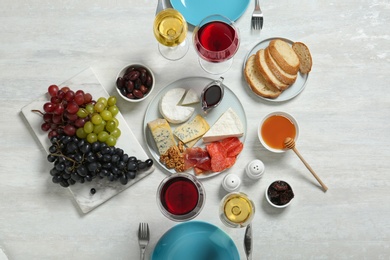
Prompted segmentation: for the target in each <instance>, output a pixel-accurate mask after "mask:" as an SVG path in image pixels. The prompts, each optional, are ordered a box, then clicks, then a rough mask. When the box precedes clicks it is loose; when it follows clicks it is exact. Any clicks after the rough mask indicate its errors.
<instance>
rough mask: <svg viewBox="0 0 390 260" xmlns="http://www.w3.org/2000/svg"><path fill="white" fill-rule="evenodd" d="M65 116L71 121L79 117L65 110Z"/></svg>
mask: <svg viewBox="0 0 390 260" xmlns="http://www.w3.org/2000/svg"><path fill="white" fill-rule="evenodd" d="M65 116H66V118H68V120H69V121H72V122H74V121H76V120H77V118H79V117H78V116H77V114H70V113H69V112H65Z"/></svg>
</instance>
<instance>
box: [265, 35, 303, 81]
mask: <svg viewBox="0 0 390 260" xmlns="http://www.w3.org/2000/svg"><path fill="white" fill-rule="evenodd" d="M269 51H270V54H271V55H272V57H273V58H274V60H275V61H276V63H277V64H278V65H279V66H280V67H281V68H282V69H283V70H284V71H285V72H287V73H289V74H292V75H294V74H297V73H298V70H299V58H298V55H297V54H296V53H295V51H294V50H293V49H292V47H291V46H290V45H289V44H288V43H287V42H285V41H283V40H281V39H274V40H272V41H271V42H270V43H269Z"/></svg>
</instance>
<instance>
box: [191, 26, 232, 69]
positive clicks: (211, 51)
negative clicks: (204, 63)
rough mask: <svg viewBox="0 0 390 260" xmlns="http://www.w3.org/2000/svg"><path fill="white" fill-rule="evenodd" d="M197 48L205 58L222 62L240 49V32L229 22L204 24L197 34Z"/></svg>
mask: <svg viewBox="0 0 390 260" xmlns="http://www.w3.org/2000/svg"><path fill="white" fill-rule="evenodd" d="M195 41H196V44H195V45H196V49H197V50H198V52H199V54H200V55H201V56H203V58H204V59H206V60H209V61H214V62H220V61H224V60H227V59H229V58H231V57H232V56H233V55H234V54H235V53H236V51H237V49H238V34H237V32H236V31H235V29H234V28H233V27H232V26H230V25H229V24H226V23H223V22H220V21H214V22H210V23H207V24H205V25H203V26H202V27H201V28H200V29H199V30H198V32H197V34H196V38H195Z"/></svg>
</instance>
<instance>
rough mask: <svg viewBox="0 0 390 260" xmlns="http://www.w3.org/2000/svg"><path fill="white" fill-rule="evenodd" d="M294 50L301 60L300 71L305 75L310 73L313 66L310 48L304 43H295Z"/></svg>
mask: <svg viewBox="0 0 390 260" xmlns="http://www.w3.org/2000/svg"><path fill="white" fill-rule="evenodd" d="M292 48H293V50H294V51H295V53H296V54H297V56H298V58H299V71H300V72H301V73H303V74H306V73H309V72H310V71H311V67H312V66H313V60H312V58H311V54H310V50H309V48H308V47H307V46H306V45H305V44H304V43H302V42H294V43H293V45H292Z"/></svg>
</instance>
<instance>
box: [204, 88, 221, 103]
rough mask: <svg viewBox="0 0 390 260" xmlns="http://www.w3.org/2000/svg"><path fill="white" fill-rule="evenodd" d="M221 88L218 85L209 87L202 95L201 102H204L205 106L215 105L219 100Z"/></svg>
mask: <svg viewBox="0 0 390 260" xmlns="http://www.w3.org/2000/svg"><path fill="white" fill-rule="evenodd" d="M221 98H222V90H221V87H220V86H218V85H213V86H211V87H209V88H208V89H207V90H206V91H205V93H204V95H203V103H205V104H206V108H209V107H212V106H215V105H216V104H218V103H219V102H220V101H221Z"/></svg>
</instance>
